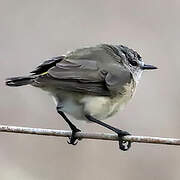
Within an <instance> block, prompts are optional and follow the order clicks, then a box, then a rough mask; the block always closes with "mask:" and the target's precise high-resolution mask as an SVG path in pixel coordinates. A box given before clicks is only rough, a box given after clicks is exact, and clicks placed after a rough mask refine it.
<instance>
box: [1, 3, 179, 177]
mask: <svg viewBox="0 0 180 180" xmlns="http://www.w3.org/2000/svg"><path fill="white" fill-rule="evenodd" d="M0 4H1V5H0V59H1V60H0V93H1V95H0V124H7V125H16V126H27V127H41V128H54V129H65V130H68V129H69V128H68V126H67V125H66V123H65V122H64V120H63V119H62V118H61V117H60V116H59V115H58V114H57V113H56V109H55V105H54V103H53V101H52V99H51V98H50V97H49V96H48V95H47V94H46V93H45V92H43V91H41V90H39V89H37V88H32V87H28V86H26V87H21V88H9V87H6V86H5V85H4V79H5V78H7V77H11V76H19V75H26V74H28V72H30V71H32V70H33V69H34V68H35V67H36V66H37V65H39V64H40V63H41V62H42V61H43V60H46V59H48V58H51V57H54V56H59V55H62V54H65V53H66V52H67V51H71V50H73V49H75V48H80V47H84V46H94V45H96V44H99V43H111V44H123V45H126V46H128V47H130V48H133V49H134V50H136V51H137V52H138V53H139V54H140V55H141V56H142V57H143V60H144V61H145V62H146V63H147V64H148V63H149V64H153V65H155V66H157V67H159V69H158V70H156V71H151V72H145V73H144V74H143V76H142V79H141V81H140V83H139V86H138V88H137V91H136V95H135V96H134V98H133V100H132V101H131V102H130V103H129V104H128V105H127V106H126V108H125V110H124V111H122V112H119V113H117V114H116V115H115V116H114V117H113V118H110V119H107V120H106V121H105V122H107V123H109V124H111V125H113V126H116V127H118V128H121V129H124V130H127V131H128V132H130V133H132V134H133V135H149V136H160V137H177V138H178V137H179V138H180V111H179V108H180V96H179V92H180V81H179V77H180V75H179V67H180V60H179V52H180V48H179V47H180V45H179V41H180V36H179V32H180V21H179V19H180V11H179V9H180V1H178V0H172V1H169V0H151V1H144V0H136V1H130V0H126V1H122V0H117V1H116V0H111V1H109V0H104V1H102V0H99V1H96V0H86V1H83V0H76V1H74V0H67V1H62V0H52V1H48V0H37V1H35V0H31V1H24V0H0ZM76 125H77V126H78V127H80V128H81V130H82V131H83V132H110V131H108V130H107V129H105V128H102V127H99V126H97V125H95V124H86V123H81V122H76ZM66 140H67V139H66V138H57V137H44V136H32V135H18V134H5V133H0V143H1V146H0V162H1V163H0V179H1V180H10V179H13V180H21V179H22V180H24V179H26V180H49V179H51V180H56V179H73V180H84V179H86V180H92V179H93V180H99V179H103V180H109V179H111V180H112V179H133V180H144V179H146V180H159V179H163V180H169V179H172V180H179V179H180V171H179V167H180V155H179V154H180V147H177V146H168V145H153V144H151V145H150V144H136V143H134V144H132V148H131V149H130V150H129V151H127V152H122V151H120V150H119V149H118V143H117V142H110V141H96V140H83V141H81V142H79V143H78V145H77V146H70V145H68V144H67V143H66Z"/></svg>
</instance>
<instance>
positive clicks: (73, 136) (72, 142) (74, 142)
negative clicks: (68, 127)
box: [67, 128, 81, 146]
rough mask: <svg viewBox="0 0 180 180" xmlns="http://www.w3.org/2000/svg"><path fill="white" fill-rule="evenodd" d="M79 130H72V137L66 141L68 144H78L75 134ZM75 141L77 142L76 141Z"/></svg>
mask: <svg viewBox="0 0 180 180" xmlns="http://www.w3.org/2000/svg"><path fill="white" fill-rule="evenodd" d="M80 131H81V130H80V129H77V128H76V129H74V130H72V135H71V137H69V141H67V143H68V144H72V145H74V146H75V145H76V144H77V143H78V140H81V139H80V138H76V137H75V135H76V133H77V132H80ZM76 140H77V141H76Z"/></svg>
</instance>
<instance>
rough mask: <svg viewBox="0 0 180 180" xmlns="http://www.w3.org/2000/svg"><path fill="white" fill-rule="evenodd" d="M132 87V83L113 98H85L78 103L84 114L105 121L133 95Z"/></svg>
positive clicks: (133, 89)
mask: <svg viewBox="0 0 180 180" xmlns="http://www.w3.org/2000/svg"><path fill="white" fill-rule="evenodd" d="M134 87H135V86H134V83H133V82H132V83H130V84H127V85H126V86H125V87H124V92H123V94H118V95H117V96H115V97H113V98H112V97H103V96H102V97H100V96H85V97H83V98H82V99H81V101H80V102H81V103H82V104H83V108H84V112H87V113H89V114H90V115H92V116H93V117H95V118H97V119H99V120H102V119H106V118H108V117H111V116H112V115H114V114H115V113H116V112H118V111H119V110H122V109H123V108H124V106H125V105H126V104H127V103H128V101H129V100H130V99H131V98H132V96H133V94H134V91H135V88H134Z"/></svg>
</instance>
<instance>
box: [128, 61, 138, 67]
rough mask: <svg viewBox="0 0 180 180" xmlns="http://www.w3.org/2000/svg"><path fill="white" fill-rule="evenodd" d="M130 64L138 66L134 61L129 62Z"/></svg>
mask: <svg viewBox="0 0 180 180" xmlns="http://www.w3.org/2000/svg"><path fill="white" fill-rule="evenodd" d="M130 64H131V65H132V66H137V65H138V63H137V62H136V61H130Z"/></svg>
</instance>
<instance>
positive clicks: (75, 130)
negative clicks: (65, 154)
mask: <svg viewBox="0 0 180 180" xmlns="http://www.w3.org/2000/svg"><path fill="white" fill-rule="evenodd" d="M57 112H58V113H59V114H60V115H61V117H63V119H64V120H65V121H66V122H67V123H68V125H69V127H70V128H71V130H72V135H71V137H69V141H67V142H68V144H72V145H76V144H77V143H78V141H76V140H77V139H78V138H76V137H75V134H76V133H77V132H80V131H81V130H80V129H78V128H77V127H76V126H75V125H74V124H73V123H72V122H71V121H70V120H69V119H68V118H67V117H66V115H65V114H64V112H62V111H61V110H60V108H58V107H57ZM78 140H79V139H78Z"/></svg>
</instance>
